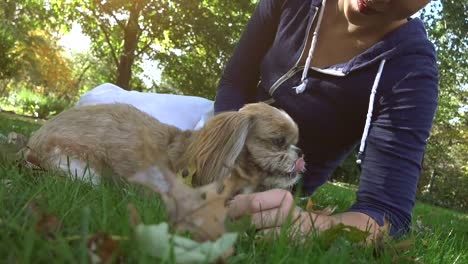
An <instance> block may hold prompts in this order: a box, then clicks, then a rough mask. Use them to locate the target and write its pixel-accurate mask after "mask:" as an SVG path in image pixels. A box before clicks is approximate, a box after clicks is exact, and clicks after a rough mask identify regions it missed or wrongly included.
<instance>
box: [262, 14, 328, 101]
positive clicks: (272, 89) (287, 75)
mask: <svg viewBox="0 0 468 264" xmlns="http://www.w3.org/2000/svg"><path fill="white" fill-rule="evenodd" d="M318 10H319V8H318V7H315V13H314V16H313V17H312V20H311V21H310V22H309V25H307V34H306V38H305V41H304V47H303V48H302V52H301V55H300V56H299V59H297V61H296V63H295V64H294V66H293V67H292V68H291V69H289V70H288V71H287V72H286V73H285V74H283V76H281V77H280V78H279V79H278V80H276V82H275V83H274V84H273V85H272V86H271V87H270V89H269V91H268V92H269V94H270V96H273V93H274V92H275V91H276V89H278V87H279V86H280V85H281V84H283V83H284V82H285V81H286V80H287V79H289V78H291V77H292V76H294V74H296V73H298V72H300V71H301V70H302V69H304V66H299V62H300V61H301V58H302V56H303V55H304V52H305V50H306V47H307V41H309V35H310V30H311V28H312V25H313V24H314V22H315V18H316V17H317V13H318Z"/></svg>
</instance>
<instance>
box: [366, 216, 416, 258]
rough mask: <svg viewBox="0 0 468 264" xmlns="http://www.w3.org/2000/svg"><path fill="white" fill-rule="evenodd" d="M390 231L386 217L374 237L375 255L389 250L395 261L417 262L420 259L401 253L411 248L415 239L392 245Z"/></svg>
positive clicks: (380, 254) (377, 255) (378, 255)
mask: <svg viewBox="0 0 468 264" xmlns="http://www.w3.org/2000/svg"><path fill="white" fill-rule="evenodd" d="M389 231H390V223H389V221H388V220H387V219H384V225H383V226H382V227H379V229H378V231H377V235H376V236H375V239H374V250H373V255H374V257H376V258H377V257H380V256H382V255H383V253H384V252H388V253H389V254H390V255H391V256H392V259H393V261H395V262H398V260H406V261H410V262H416V263H417V262H418V261H417V260H416V259H413V258H410V257H406V256H400V255H399V253H400V252H402V251H408V250H409V249H410V248H411V246H412V245H413V242H414V239H413V238H409V239H406V240H402V241H400V242H398V243H396V244H394V245H392V243H391V242H392V237H390V235H389Z"/></svg>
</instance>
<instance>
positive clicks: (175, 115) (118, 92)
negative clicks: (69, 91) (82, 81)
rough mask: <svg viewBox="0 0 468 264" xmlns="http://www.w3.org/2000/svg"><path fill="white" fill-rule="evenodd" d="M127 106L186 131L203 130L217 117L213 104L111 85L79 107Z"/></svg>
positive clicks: (91, 92) (87, 96)
mask: <svg viewBox="0 0 468 264" xmlns="http://www.w3.org/2000/svg"><path fill="white" fill-rule="evenodd" d="M104 103H126V104H130V105H133V106H135V107H136V108H138V109H139V110H141V111H143V112H146V113H148V114H149V115H151V116H153V117H154V118H156V119H158V120H159V121H161V122H162V123H166V124H170V125H173V126H176V127H178V128H180V129H182V130H188V129H190V130H194V129H199V128H200V127H202V126H203V125H204V124H205V122H206V120H208V119H209V118H210V117H212V116H213V101H211V100H208V99H206V98H202V97H197V96H185V95H175V94H161V93H143V92H137V91H126V90H124V89H122V88H120V87H118V86H116V85H113V84H110V83H104V84H101V85H99V86H97V87H95V88H93V89H91V90H89V91H87V92H86V93H84V94H83V95H82V96H81V97H80V100H79V101H78V102H77V103H76V105H77V106H81V105H92V104H104Z"/></svg>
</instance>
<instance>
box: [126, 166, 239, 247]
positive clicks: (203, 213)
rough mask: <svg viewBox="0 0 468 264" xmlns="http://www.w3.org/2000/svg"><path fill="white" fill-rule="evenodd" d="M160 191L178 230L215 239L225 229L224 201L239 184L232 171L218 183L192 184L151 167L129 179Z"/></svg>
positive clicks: (195, 237) (197, 237)
mask: <svg viewBox="0 0 468 264" xmlns="http://www.w3.org/2000/svg"><path fill="white" fill-rule="evenodd" d="M129 181H130V182H134V183H139V184H143V185H145V186H147V187H149V188H150V189H152V190H153V191H155V192H158V193H160V194H161V197H162V199H163V201H164V203H165V205H166V210H167V213H168V217H169V220H170V222H171V224H172V225H173V226H174V227H175V229H176V230H179V231H189V232H191V233H192V235H193V237H194V239H195V240H198V241H205V240H215V239H217V238H218V237H219V236H221V235H222V234H223V233H225V232H226V229H225V225H224V223H225V220H226V217H227V209H228V208H227V206H226V202H227V201H228V200H229V199H230V198H231V197H232V196H233V194H234V193H236V192H237V191H238V190H239V189H240V188H242V187H244V185H243V184H239V183H238V181H237V179H236V177H235V176H233V175H231V176H230V177H226V178H225V179H224V181H223V182H222V183H221V184H220V183H217V182H215V183H212V184H209V185H206V186H203V187H200V188H196V189H194V188H191V187H189V186H187V185H185V184H184V183H182V182H181V181H180V180H178V179H177V178H176V176H175V175H174V174H173V173H172V172H170V171H169V170H164V169H159V168H158V167H155V166H153V167H150V168H149V169H148V170H146V171H142V172H139V173H137V174H136V175H135V176H134V177H132V178H130V179H129Z"/></svg>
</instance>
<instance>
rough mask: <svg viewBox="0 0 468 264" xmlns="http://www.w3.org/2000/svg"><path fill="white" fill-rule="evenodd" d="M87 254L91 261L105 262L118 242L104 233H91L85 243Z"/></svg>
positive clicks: (114, 250) (109, 258)
mask: <svg viewBox="0 0 468 264" xmlns="http://www.w3.org/2000/svg"><path fill="white" fill-rule="evenodd" d="M86 245H87V248H88V256H89V258H90V260H91V263H93V264H94V263H106V262H108V261H109V260H111V258H112V256H113V255H114V254H115V252H116V251H117V249H118V242H117V241H115V240H113V239H112V237H111V236H110V235H108V234H106V233H96V234H94V235H92V236H91V237H90V238H89V239H88V241H87V243H86Z"/></svg>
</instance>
